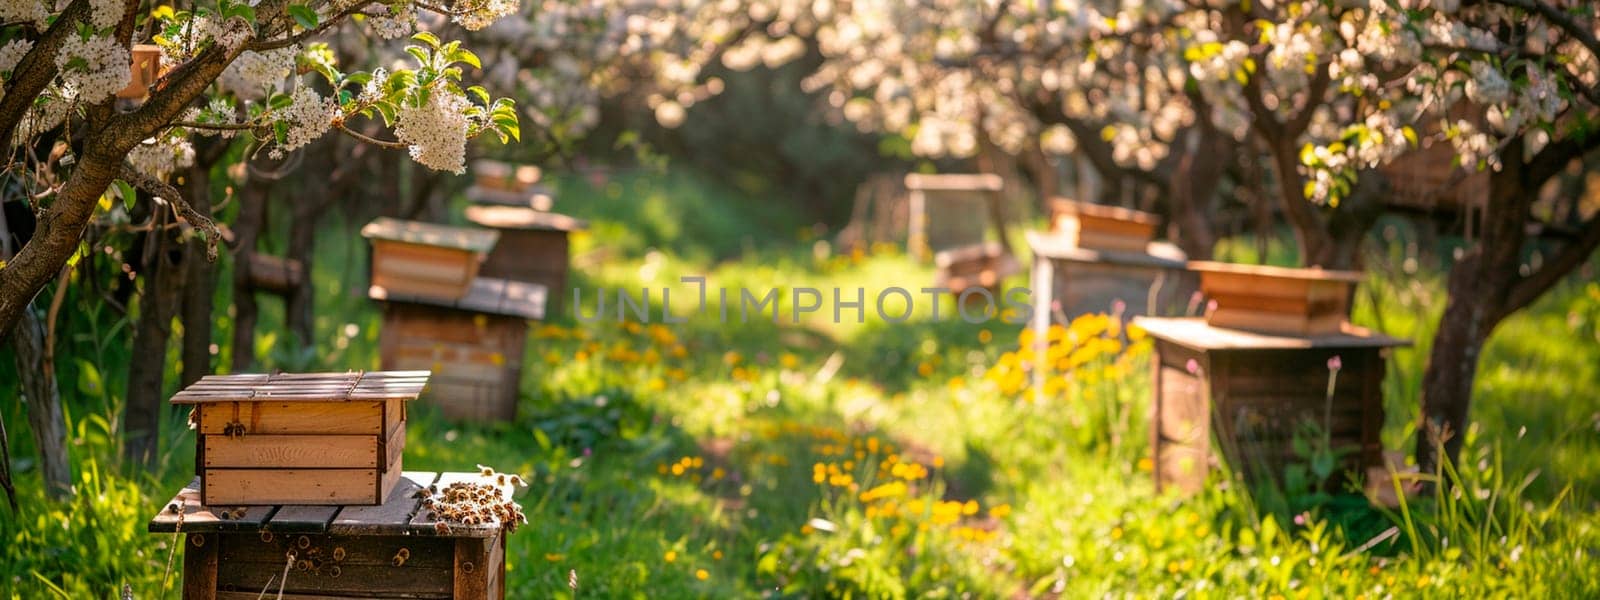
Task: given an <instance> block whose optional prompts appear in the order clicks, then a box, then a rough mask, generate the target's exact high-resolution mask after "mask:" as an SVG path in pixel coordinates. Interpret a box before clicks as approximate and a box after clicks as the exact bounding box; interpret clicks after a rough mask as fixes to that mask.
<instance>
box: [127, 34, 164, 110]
mask: <svg viewBox="0 0 1600 600" xmlns="http://www.w3.org/2000/svg"><path fill="white" fill-rule="evenodd" d="M129 59H130V64H129V69H130V71H131V73H130V77H129V79H128V85H127V86H126V87H124V88H122V89H121V90H119V91H118V92H117V97H118V98H122V99H124V100H143V99H144V98H145V97H147V96H149V95H150V86H152V85H155V83H156V80H157V79H160V78H161V75H162V71H161V47H160V46H157V45H155V44H134V45H133V48H131V49H129Z"/></svg>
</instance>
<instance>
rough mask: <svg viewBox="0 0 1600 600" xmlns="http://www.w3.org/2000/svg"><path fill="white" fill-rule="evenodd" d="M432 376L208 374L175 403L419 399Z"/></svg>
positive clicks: (175, 398)
mask: <svg viewBox="0 0 1600 600" xmlns="http://www.w3.org/2000/svg"><path fill="white" fill-rule="evenodd" d="M430 376H432V373H431V372H429V371H350V372H346V373H271V374H264V373H238V374H233V375H207V376H205V377H202V378H200V381H196V382H194V383H193V384H190V385H189V387H186V388H184V389H183V390H182V391H180V392H178V393H177V394H175V395H173V396H172V403H173V404H204V403H207V402H250V401H262V400H271V401H283V402H350V401H368V400H415V399H417V395H419V394H421V393H422V388H423V386H426V385H428V378H429V377H430Z"/></svg>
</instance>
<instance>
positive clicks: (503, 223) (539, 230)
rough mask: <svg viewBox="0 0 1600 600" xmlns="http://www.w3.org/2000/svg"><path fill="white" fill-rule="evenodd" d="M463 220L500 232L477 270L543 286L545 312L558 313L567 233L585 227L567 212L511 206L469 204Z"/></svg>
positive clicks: (562, 297) (565, 270) (563, 294)
mask: <svg viewBox="0 0 1600 600" xmlns="http://www.w3.org/2000/svg"><path fill="white" fill-rule="evenodd" d="M466 216H467V220H469V221H472V222H473V223H476V224H478V225H482V226H484V227H488V228H491V229H494V230H495V231H496V232H499V234H500V243H498V244H496V245H495V248H494V250H493V251H492V252H490V253H489V257H488V259H487V260H485V261H484V263H483V268H482V270H480V271H479V274H480V275H482V276H484V277H497V278H501V279H509V280H511V281H521V282H525V283H534V284H538V285H542V286H544V288H545V290H547V292H548V297H547V298H546V302H547V307H546V308H547V310H546V314H560V312H561V307H562V305H563V300H565V299H566V298H567V297H568V295H569V292H568V291H567V273H568V270H569V268H570V264H571V246H570V239H569V237H570V235H571V233H572V232H574V231H582V230H584V229H586V228H588V224H587V223H585V222H583V221H582V220H579V219H575V218H572V217H569V216H567V215H563V214H559V213H553V212H546V211H539V210H533V209H530V208H526V207H514V206H469V207H467V210H466Z"/></svg>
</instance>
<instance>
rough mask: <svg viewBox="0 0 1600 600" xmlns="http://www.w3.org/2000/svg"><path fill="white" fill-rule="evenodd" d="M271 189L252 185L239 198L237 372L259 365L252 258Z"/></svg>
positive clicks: (235, 272)
mask: <svg viewBox="0 0 1600 600" xmlns="http://www.w3.org/2000/svg"><path fill="white" fill-rule="evenodd" d="M267 190H268V186H267V185H265V184H260V183H252V184H250V185H247V186H245V187H244V189H242V190H241V193H240V195H239V217H238V219H236V220H235V221H234V224H233V234H234V239H235V240H237V242H238V249H237V250H236V251H235V252H234V254H233V372H235V373H238V372H244V371H249V370H250V369H251V368H252V367H253V366H254V365H255V362H256V319H257V317H258V316H259V313H260V310H259V309H258V308H257V306H256V291H255V288H254V287H252V286H251V285H250V255H252V254H255V252H256V239H257V238H259V237H260V235H261V229H262V227H264V226H265V223H266V211H267Z"/></svg>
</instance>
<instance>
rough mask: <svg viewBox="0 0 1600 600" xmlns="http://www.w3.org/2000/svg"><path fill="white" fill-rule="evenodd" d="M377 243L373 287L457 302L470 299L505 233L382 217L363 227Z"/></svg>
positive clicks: (373, 255) (364, 231)
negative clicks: (487, 259) (481, 271)
mask: <svg viewBox="0 0 1600 600" xmlns="http://www.w3.org/2000/svg"><path fill="white" fill-rule="evenodd" d="M361 235H362V236H364V237H366V238H367V239H370V240H372V284H373V285H377V286H382V287H384V288H385V289H388V290H391V291H393V292H396V293H405V294H413V295H417V296H429V297H434V298H442V299H447V300H454V299H458V298H461V297H462V296H465V295H466V294H467V290H469V289H471V287H472V280H473V279H475V278H477V276H478V269H479V266H480V265H481V263H482V262H483V260H484V257H485V256H487V255H488V254H489V251H490V250H491V249H493V248H494V246H495V242H496V241H497V240H499V238H500V234H499V232H496V231H494V230H491V229H480V228H476V227H452V226H449V225H439V224H436V223H421V222H417V221H402V220H399V219H391V218H388V217H379V218H378V219H376V220H373V221H372V222H371V223H368V224H367V225H366V226H365V227H362V228H361Z"/></svg>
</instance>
